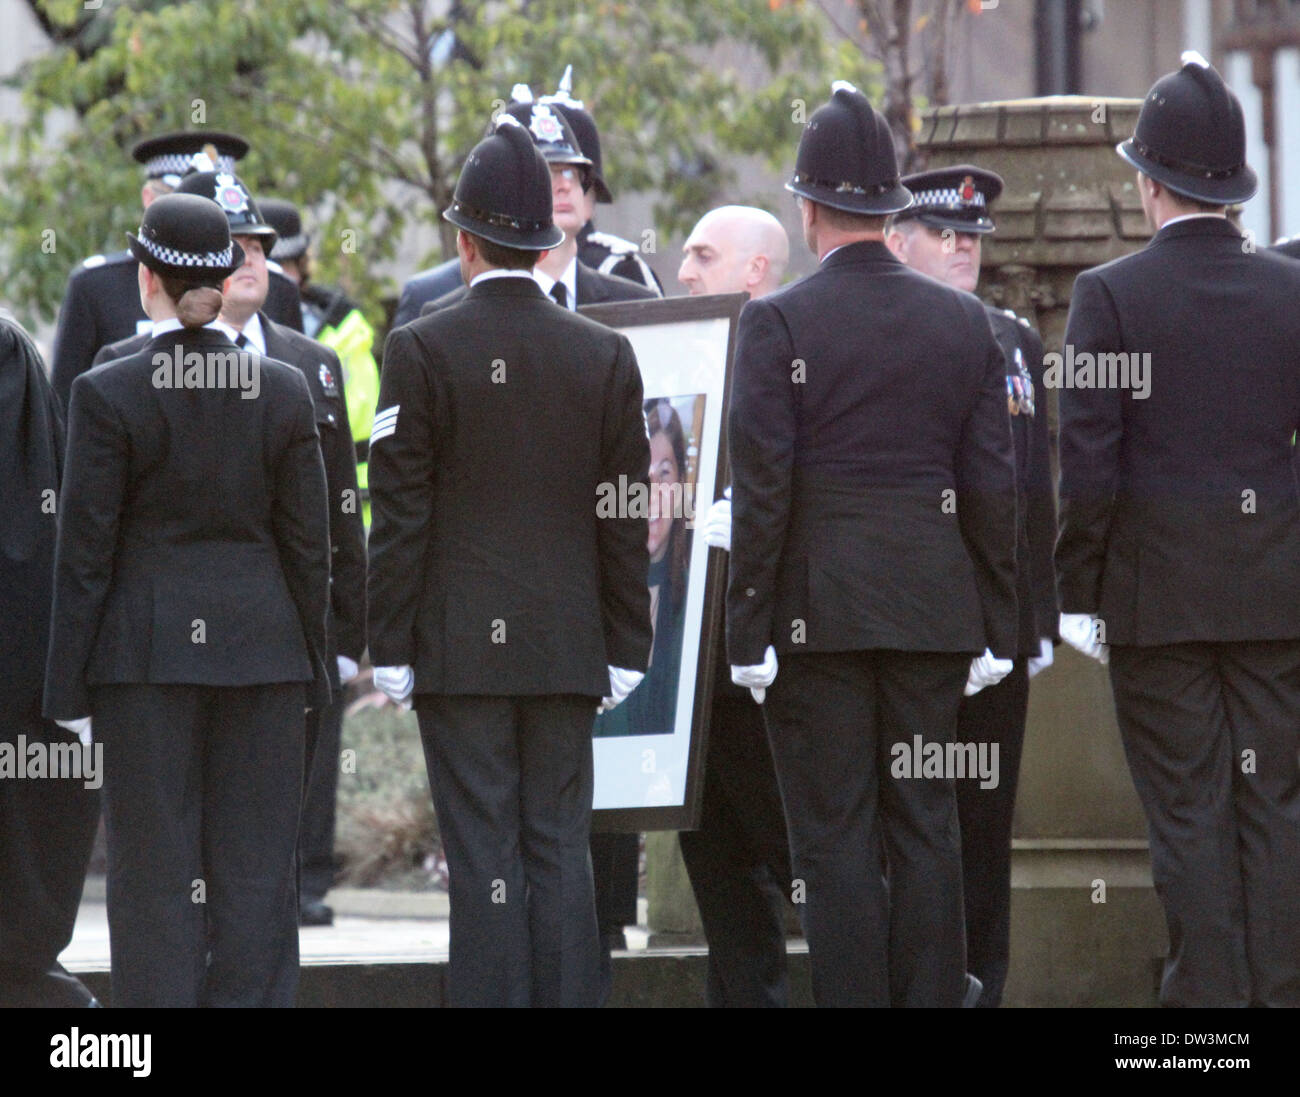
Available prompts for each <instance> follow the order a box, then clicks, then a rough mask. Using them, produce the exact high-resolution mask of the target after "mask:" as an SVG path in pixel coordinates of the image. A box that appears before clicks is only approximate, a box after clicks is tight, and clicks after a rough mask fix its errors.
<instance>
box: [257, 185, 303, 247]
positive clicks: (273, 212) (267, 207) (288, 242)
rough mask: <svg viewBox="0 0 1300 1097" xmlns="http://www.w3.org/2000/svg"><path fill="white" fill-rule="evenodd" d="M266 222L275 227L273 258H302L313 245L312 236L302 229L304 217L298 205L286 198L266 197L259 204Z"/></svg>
mask: <svg viewBox="0 0 1300 1097" xmlns="http://www.w3.org/2000/svg"><path fill="white" fill-rule="evenodd" d="M258 209H260V210H261V213H262V216H263V217H265V218H266V223H267V224H268V225H270V226H271V227H272V228H273V229H275V233H276V241H275V248H274V251H273V252H272V253H271V258H272V259H274V260H275V261H276V262H277V263H278V262H280V261H281V260H284V261H288V260H290V259H301V258H302V256H303V253H304V252H306V250H307V248H308V247H309V246H310V245H311V236H310V235H309V234H308V233H305V232H303V231H302V217H301V216H300V215H299V213H298V207H297V206H295V205H294V204H293V203H292V202H290V201H288V200H286V199H284V198H266V197H263V198H262V201H261V202H260V203H259V204H258Z"/></svg>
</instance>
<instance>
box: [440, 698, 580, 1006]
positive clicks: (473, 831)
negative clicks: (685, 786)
mask: <svg viewBox="0 0 1300 1097" xmlns="http://www.w3.org/2000/svg"><path fill="white" fill-rule="evenodd" d="M595 706H596V701H595V700H594V699H593V698H590V697H576V696H545V697H462V696H448V695H421V696H419V697H417V698H416V713H417V715H418V717H419V721H420V738H421V740H422V742H423V744H424V756H425V761H426V764H427V765H428V769H429V784H430V786H431V788H432V790H433V803H434V809H435V810H436V811H437V814H438V825H439V829H440V830H441V833H442V841H443V849H444V851H445V852H446V855H447V871H448V875H449V876H450V898H451V946H450V956H449V961H448V972H447V998H448V1002H449V1004H450V1005H453V1006H529V1005H532V1006H594V1005H595V1004H596V1002H597V998H598V995H599V989H600V973H599V968H600V955H599V954H600V945H599V939H598V935H597V929H596V903H595V896H594V892H593V888H592V879H591V855H590V852H589V848H588V842H589V840H590V837H591V796H592V750H591V721H592V715H593V713H594V711H595Z"/></svg>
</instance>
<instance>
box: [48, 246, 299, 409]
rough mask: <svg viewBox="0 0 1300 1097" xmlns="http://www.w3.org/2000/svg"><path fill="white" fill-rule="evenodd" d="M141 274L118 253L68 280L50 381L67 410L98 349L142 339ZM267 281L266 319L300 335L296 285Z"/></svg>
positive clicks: (281, 279) (273, 274)
mask: <svg viewBox="0 0 1300 1097" xmlns="http://www.w3.org/2000/svg"><path fill="white" fill-rule="evenodd" d="M138 269H139V264H138V263H137V262H136V260H135V257H134V256H133V255H132V254H131V253H130V252H129V251H119V252H114V253H113V254H112V255H107V256H103V255H96V256H93V257H92V258H90V259H87V260H86V261H85V263H83V264H82V265H81V266H79V267H78V268H77V269H76V270H75V271H73V272H72V275H71V277H69V278H68V288H67V289H66V290H65V291H64V294H63V304H62V305H61V306H60V307H59V324H58V327H57V329H56V330H55V333H54V350H53V352H52V354H51V359H50V362H51V364H50V380H51V383H52V384H53V385H54V391H55V392H56V393H57V394H58V396H59V400H60V401H61V402H62V404H63V406H64V407H65V408H66V407H67V406H68V397H69V394H70V393H71V391H72V382H73V381H75V380H76V379H77V378H78V377H79V376H81V374H83V373H85V372H86V370H88V369H90V367H91V363H92V362H93V361H94V360H95V354H96V352H97V351H98V350H99V349H100V347H103V346H105V345H106V344H108V343H114V342H117V341H118V340H121V339H127V338H129V337H130V336H133V335H136V334H138V333H139V331H140V324H141V323H144V322H146V321H147V320H148V317H146V316H145V314H144V309H143V308H142V307H141V305H140V286H139V283H138V281H137V278H138V275H137V271H138ZM267 275H268V277H267V285H268V289H267V296H266V311H267V314H268V315H270V316H271V317H272V318H274V319H275V320H276V321H277V322H278V323H281V324H287V325H288V326H289V327H291V328H294V329H295V330H297V331H302V302H301V299H300V298H299V296H298V287H297V285H296V284H295V283H294V282H293V280H292V279H290V278H287V277H285V276H284V275H283V274H281V273H279V272H278V271H274V270H272V271H268V272H267ZM146 330H147V329H146Z"/></svg>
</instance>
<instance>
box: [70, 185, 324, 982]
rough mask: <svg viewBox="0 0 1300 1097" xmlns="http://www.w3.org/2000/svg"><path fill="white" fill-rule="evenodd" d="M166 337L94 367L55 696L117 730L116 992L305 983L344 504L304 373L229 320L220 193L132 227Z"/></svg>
mask: <svg viewBox="0 0 1300 1097" xmlns="http://www.w3.org/2000/svg"><path fill="white" fill-rule="evenodd" d="M128 238H129V240H130V244H131V251H132V253H133V254H134V255H135V257H136V259H138V260H139V263H140V273H139V284H140V296H141V298H142V300H143V302H144V306H145V311H146V312H147V313H148V314H149V315H150V316H151V317H152V318H153V321H154V330H153V338H152V339H150V341H149V342H148V344H147V345H146V346H145V347H144V349H143V350H141V351H140V352H139V353H137V354H134V355H132V356H131V357H128V358H123V359H119V360H116V361H114V362H112V363H110V364H108V365H106V366H103V367H101V368H98V369H92V370H90V371H89V372H87V373H85V374H83V375H82V376H80V377H78V378H77V380H76V381H75V382H74V383H73V386H72V401H71V405H70V413H69V427H68V461H67V470H66V473H65V475H64V481H63V491H62V495H61V497H60V500H59V533H58V546H57V552H56V561H55V583H54V610H53V617H52V624H51V630H50V651H49V661H48V665H47V672H46V681H45V714H46V716H48V717H50V718H51V719H54V720H57V721H59V722H60V723H61V724H63V725H64V726H71V727H78V728H83V729H86V730H88V731H89V733H90V734H91V735H93V737H94V739H95V741H96V742H98V743H102V744H103V747H104V750H103V759H104V770H105V773H104V790H103V791H104V815H105V821H106V825H107V833H108V919H109V934H110V943H111V951H112V984H113V1004H114V1005H115V1006H117V1005H124V1006H166V1007H178V1006H180V1007H185V1006H200V1005H209V1006H292V1005H293V1004H294V998H295V993H296V988H297V980H298V929H297V910H296V896H295V846H296V842H297V835H298V811H299V805H300V801H301V789H302V758H303V707H304V704H305V703H308V704H312V705H320V704H323V703H328V701H329V679H328V678H327V676H326V673H325V667H324V663H323V658H324V654H325V646H326V639H325V613H326V605H327V602H328V598H329V547H328V546H329V525H328V516H327V510H326V496H325V475H324V470H323V469H322V467H321V458H320V445H319V441H318V439H317V434H316V421H317V417H316V415H315V413H314V410H313V405H312V400H311V395H310V393H309V392H308V390H307V384H306V382H305V381H304V380H303V377H302V373H301V372H300V371H299V370H297V369H295V368H294V367H292V366H289V365H286V364H285V363H283V362H278V361H275V360H274V359H272V358H268V357H254V356H252V355H250V354H248V353H246V352H245V353H241V352H240V351H239V349H238V348H237V347H236V346H235V344H234V342H233V341H232V339H231V338H230V332H229V329H223V328H221V327H219V326H213V325H214V322H215V321H216V319H217V315H218V312H219V310H220V308H221V291H220V289H219V288H218V287H220V286H221V284H222V281H223V280H224V279H225V278H227V277H228V276H229V275H230V274H231V273H232V272H233V271H236V270H238V269H239V268H240V267H241V266H242V264H243V261H244V259H243V255H242V254H241V253H240V249H239V245H238V244H235V243H233V242H232V240H231V237H230V229H229V226H228V225H227V222H226V216H225V214H224V212H223V211H222V209H221V208H220V207H219V206H218V205H216V204H215V203H214V202H212V201H210V200H209V199H207V198H201V197H199V196H198V195H193V194H171V195H165V196H163V197H161V198H159V199H157V200H156V201H155V202H153V203H152V204H151V205H150V206H149V208H148V209H147V210H146V211H145V214H144V219H143V222H142V224H141V226H140V230H139V234H138V235H130V234H128Z"/></svg>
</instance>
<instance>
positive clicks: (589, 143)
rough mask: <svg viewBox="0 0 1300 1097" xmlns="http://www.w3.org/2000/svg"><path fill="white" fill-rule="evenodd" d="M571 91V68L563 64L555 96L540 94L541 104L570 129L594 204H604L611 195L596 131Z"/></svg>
mask: <svg viewBox="0 0 1300 1097" xmlns="http://www.w3.org/2000/svg"><path fill="white" fill-rule="evenodd" d="M572 92H573V66H572V65H566V66H565V67H564V75H563V76H562V77H560V85H559V87H558V88H556V89H555V94H554V95H543V96H542V98H541V102H543V103H549V104H550V105H551V106H553V107H555V108H556V109H557V110H558V111H559V112H560V113H561V114H563V115H564V117H565V120H566V121H567V122H568V123H569V125H570V127H572V129H573V136H574V137H576V138H577V139H578V147H579V148H580V149H582V151H583V153H584V154H585V155H586V156H587V158H588V159H589V160H590V161H591V185H592V187H593V188H594V189H595V191H596V201H597V202H601V203H604V204H606V205H608V204H609V203H610V202H612V201H614V195H613V194H612V193H611V192H610V189H609V184H608V183H606V182H605V169H604V166H603V161H602V160H601V155H600V131H599V130H598V129H597V128H596V120H595V119H594V118H593V117H592V116H591V115H590V113H588V111H587V108H586V106H585V105H584V104H583V102H582V100H581V99H574V98H573V95H572Z"/></svg>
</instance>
